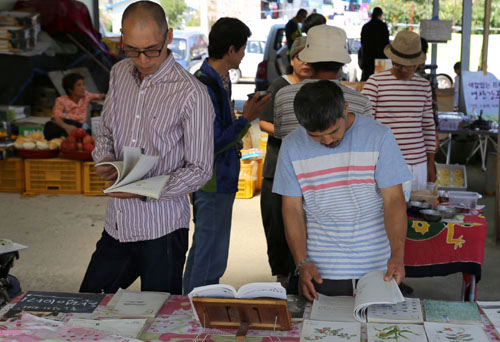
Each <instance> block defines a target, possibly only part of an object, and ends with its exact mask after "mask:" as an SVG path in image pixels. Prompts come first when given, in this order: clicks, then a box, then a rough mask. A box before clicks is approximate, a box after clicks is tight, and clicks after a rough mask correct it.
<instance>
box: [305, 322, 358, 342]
mask: <svg viewBox="0 0 500 342" xmlns="http://www.w3.org/2000/svg"><path fill="white" fill-rule="evenodd" d="M318 340H320V341H325V342H343V341H349V342H359V341H361V324H360V323H359V322H356V323H346V322H325V321H313V320H308V319H306V320H304V322H303V323H302V329H301V331H300V342H306V341H318Z"/></svg>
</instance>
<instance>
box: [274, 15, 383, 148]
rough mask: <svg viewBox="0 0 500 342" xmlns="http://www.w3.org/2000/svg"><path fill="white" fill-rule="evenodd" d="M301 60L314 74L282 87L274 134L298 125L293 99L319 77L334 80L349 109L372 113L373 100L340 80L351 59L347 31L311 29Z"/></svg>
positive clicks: (280, 134) (277, 99) (278, 135)
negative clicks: (300, 90)
mask: <svg viewBox="0 0 500 342" xmlns="http://www.w3.org/2000/svg"><path fill="white" fill-rule="evenodd" d="M298 58H299V59H300V60H301V61H304V62H307V63H309V64H310V65H311V68H312V70H313V74H312V76H311V78H310V79H306V80H304V81H302V82H300V83H296V84H293V85H290V86H287V87H284V88H282V89H280V90H279V91H278V92H277V93H276V96H275V99H274V103H275V104H274V136H275V137H276V138H279V139H283V138H284V137H286V135H287V134H289V133H291V132H292V131H293V130H294V129H295V128H297V126H298V125H299V123H298V121H297V118H296V116H295V111H294V108H293V99H294V98H295V95H296V94H297V92H298V91H299V89H300V88H301V87H302V86H303V85H304V84H307V83H310V82H317V81H318V80H331V81H333V82H335V83H336V84H337V85H338V86H339V87H340V89H342V92H343V93H344V97H345V100H346V102H348V103H349V111H350V112H352V113H356V114H361V115H365V116H368V117H372V116H373V109H372V106H371V103H370V100H369V99H368V98H367V97H365V96H363V95H361V94H360V93H358V92H357V91H355V90H353V89H351V88H349V87H346V86H344V85H342V84H341V83H340V82H339V81H338V80H337V79H338V78H339V77H340V74H341V72H342V70H341V69H342V66H344V64H347V63H350V62H351V57H350V56H349V53H348V51H347V36H346V33H345V31H344V30H342V29H341V28H338V27H335V26H329V25H318V26H314V27H312V28H310V29H309V31H308V34H307V38H306V46H305V47H304V49H303V50H302V51H301V52H300V53H299V55H298Z"/></svg>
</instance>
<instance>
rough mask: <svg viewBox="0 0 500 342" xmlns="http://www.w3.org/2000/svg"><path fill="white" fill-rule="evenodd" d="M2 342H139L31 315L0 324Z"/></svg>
mask: <svg viewBox="0 0 500 342" xmlns="http://www.w3.org/2000/svg"><path fill="white" fill-rule="evenodd" d="M0 341H1V342H14V341H15V342H39V341H45V342H62V341H87V342H88V341H102V342H139V340H137V339H133V338H125V337H121V336H117V335H111V334H109V333H105V332H102V331H97V330H92V329H87V328H82V327H77V326H73V325H70V324H67V323H63V322H58V321H52V320H49V319H45V318H40V317H37V316H33V315H30V314H24V315H23V316H22V317H21V319H19V320H16V321H13V322H6V323H2V324H0Z"/></svg>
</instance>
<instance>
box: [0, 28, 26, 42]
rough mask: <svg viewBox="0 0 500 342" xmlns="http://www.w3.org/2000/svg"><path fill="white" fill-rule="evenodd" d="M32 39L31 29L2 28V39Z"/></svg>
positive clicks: (0, 34)
mask: <svg viewBox="0 0 500 342" xmlns="http://www.w3.org/2000/svg"><path fill="white" fill-rule="evenodd" d="M29 37H30V31H29V29H25V28H23V27H17V26H0V39H24V40H28V39H29Z"/></svg>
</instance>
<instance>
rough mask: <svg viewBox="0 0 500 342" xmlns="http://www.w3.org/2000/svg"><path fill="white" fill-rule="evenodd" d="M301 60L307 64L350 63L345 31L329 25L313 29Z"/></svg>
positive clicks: (309, 32) (301, 53)
mask: <svg viewBox="0 0 500 342" xmlns="http://www.w3.org/2000/svg"><path fill="white" fill-rule="evenodd" d="M299 58H300V60H302V61H304V62H307V63H317V62H337V63H343V64H347V63H350V62H351V57H350V56H349V53H348V52H347V36H346V34H345V31H344V30H342V29H341V28H338V27H335V26H329V25H318V26H314V27H311V28H310V29H309V31H307V41H306V47H305V48H304V50H302V51H301V52H300V53H299Z"/></svg>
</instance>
